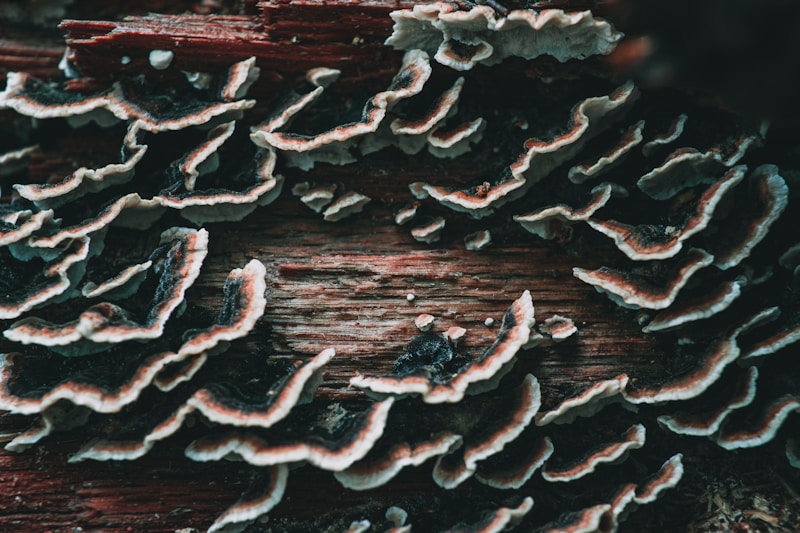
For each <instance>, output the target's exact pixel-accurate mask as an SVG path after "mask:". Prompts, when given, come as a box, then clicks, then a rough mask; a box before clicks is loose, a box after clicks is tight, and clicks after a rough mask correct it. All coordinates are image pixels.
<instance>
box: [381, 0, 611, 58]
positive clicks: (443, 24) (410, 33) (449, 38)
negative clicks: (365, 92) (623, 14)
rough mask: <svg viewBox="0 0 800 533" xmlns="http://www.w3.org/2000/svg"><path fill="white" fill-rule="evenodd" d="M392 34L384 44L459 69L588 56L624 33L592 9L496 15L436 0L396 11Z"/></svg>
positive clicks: (485, 8)
mask: <svg viewBox="0 0 800 533" xmlns="http://www.w3.org/2000/svg"><path fill="white" fill-rule="evenodd" d="M391 16H392V18H393V19H394V22H395V24H394V29H393V31H392V35H391V36H390V37H389V38H388V39H387V40H386V44H387V45H390V46H393V47H395V48H399V49H401V50H409V49H415V48H421V49H422V50H425V51H426V52H428V53H429V54H430V55H432V56H433V57H434V58H435V59H436V61H438V62H439V63H441V64H443V65H446V66H448V67H450V68H453V69H456V70H470V69H472V68H473V67H474V66H475V65H477V64H480V63H482V64H486V65H493V64H496V63H499V62H500V61H502V60H503V59H505V58H507V57H512V56H516V57H523V58H525V59H533V58H535V57H538V56H541V55H550V56H553V57H555V58H556V59H557V60H559V61H562V62H563V61H567V60H569V59H573V58H578V59H584V58H586V57H589V56H591V55H595V54H608V53H610V52H611V51H612V50H614V48H615V46H616V43H617V41H619V40H620V38H622V34H621V33H619V32H617V31H615V30H614V28H613V26H612V25H611V24H610V23H609V22H607V21H605V20H602V19H599V18H595V17H594V16H593V15H592V13H591V12H590V11H581V12H573V13H567V12H565V11H562V10H560V9H544V10H522V9H520V10H513V11H510V12H508V13H505V14H504V16H502V17H500V18H498V17H497V14H496V11H495V10H494V9H493V8H492V7H489V6H476V7H474V8H472V9H469V10H461V9H459V8H458V7H457V6H455V5H453V4H447V3H444V2H434V3H431V4H420V5H417V6H414V8H413V9H407V10H400V11H394V12H393V13H392V14H391Z"/></svg>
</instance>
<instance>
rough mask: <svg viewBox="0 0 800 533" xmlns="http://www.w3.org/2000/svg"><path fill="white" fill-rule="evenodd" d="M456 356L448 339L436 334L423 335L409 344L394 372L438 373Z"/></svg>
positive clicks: (397, 361)
mask: <svg viewBox="0 0 800 533" xmlns="http://www.w3.org/2000/svg"><path fill="white" fill-rule="evenodd" d="M455 354H456V352H455V349H454V348H453V345H452V344H451V343H450V341H449V340H448V339H447V338H445V337H442V336H441V335H437V334H435V333H422V334H420V335H417V336H416V337H414V338H413V339H412V340H411V342H409V343H408V346H407V347H406V351H405V353H404V354H403V355H401V356H400V357H398V358H397V359H396V360H395V362H394V364H393V370H394V372H395V373H397V374H401V375H407V374H415V373H418V372H420V371H428V372H430V373H438V372H441V371H442V370H443V368H444V365H445V364H447V363H449V362H450V361H452V360H453V357H454V356H455Z"/></svg>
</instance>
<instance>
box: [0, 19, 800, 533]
mask: <svg viewBox="0 0 800 533" xmlns="http://www.w3.org/2000/svg"><path fill="white" fill-rule="evenodd" d="M309 9H310V8H309ZM75 24H76V27H77V25H78V23H75ZM83 24H86V27H88V26H90V25H91V24H90V23H83ZM95 27H96V28H99V27H100V25H97V26H93V28H95ZM70 29H71V28H70ZM292 29H293V26H291V25H287V26H285V27H284V30H285V32H286V34H285V35H284V36H283V37H286V36H288V35H289V33H291V30H292ZM290 40H291V39H290ZM75 44H77V45H78V47H80V44H81V43H75ZM155 44H157V42H156V41H151V43H150V46H151V47H152V46H153V45H155ZM345 46H346V45H345ZM287 50H288V48H287ZM234 55H236V56H237V58H238V57H240V56H239V55H238V52H237V54H234ZM83 57H89V56H83ZM87 61H88V60H87ZM279 61H285V57H282V58H280V59H279ZM229 62H230V61H229V60H228V59H225V60H224V61H222V60H220V65H223V64H228V63H229ZM89 64H90V63H87V65H89ZM97 65H102V61H99V62H98V63H97ZM302 65H305V64H302ZM302 65H300V64H298V65H297V68H298V70H302V69H304V68H306V66H302ZM310 66H316V65H310ZM96 68H97V67H96ZM376 169H379V170H380V171H379V172H376ZM449 170H450V171H451V172H453V173H454V174H458V172H459V168H458V166H457V164H456V165H454V166H450V167H449ZM426 172H429V170H428V169H426V168H424V167H423V166H421V165H418V166H414V164H413V162H412V163H409V162H408V161H405V160H404V161H398V160H396V159H392V158H391V157H388V158H386V157H372V158H370V159H369V160H368V161H367V162H365V163H362V164H361V165H355V166H348V167H345V168H336V169H330V168H324V167H323V168H321V169H318V170H317V171H315V173H314V179H315V180H317V181H320V182H335V183H340V184H342V185H344V186H345V187H346V188H350V189H357V190H359V191H360V192H363V193H365V194H367V195H368V196H370V197H372V198H374V199H376V201H374V202H373V203H372V204H371V205H369V206H367V208H366V209H365V212H364V213H363V214H362V215H359V216H358V217H356V218H354V219H350V220H345V221H342V222H339V223H337V224H329V223H326V222H323V221H322V220H321V217H320V216H318V215H315V214H314V213H312V212H311V211H310V210H309V209H307V208H306V207H305V206H304V205H302V204H301V203H300V202H299V200H297V199H296V198H293V197H291V196H290V195H289V194H287V193H284V195H283V197H282V198H281V199H280V200H279V201H278V202H276V203H275V204H272V205H270V206H268V207H265V208H262V209H260V210H258V211H257V212H256V213H255V214H253V215H252V216H250V217H248V218H247V219H246V220H245V221H243V222H242V223H240V224H217V225H212V226H211V227H210V232H211V235H212V244H211V246H212V250H213V252H212V254H211V256H210V257H209V260H208V262H207V264H206V265H205V267H204V269H203V272H202V277H201V279H200V281H199V282H198V284H197V285H196V286H195V287H194V288H193V289H192V291H191V292H190V295H189V301H190V302H192V303H194V304H198V305H200V306H201V307H205V308H207V309H209V310H211V311H215V309H214V306H215V305H217V303H216V302H217V295H218V293H219V289H220V287H221V285H222V283H223V281H224V278H225V276H226V275H227V272H228V270H229V269H230V268H232V267H233V266H238V265H242V264H244V262H246V261H247V260H248V259H250V258H253V257H255V258H259V259H261V260H262V261H263V262H264V263H265V264H266V265H267V266H268V269H269V286H270V288H269V301H268V305H267V313H266V315H265V317H264V318H263V320H262V323H261V327H260V328H259V329H258V331H256V332H255V334H253V335H251V337H250V338H249V339H248V342H246V343H241V344H238V345H237V347H236V348H237V349H239V350H254V349H263V350H267V351H269V352H270V353H274V354H276V355H281V354H285V355H290V354H294V355H312V354H314V353H317V352H318V351H319V350H320V349H322V348H326V347H330V346H332V347H335V348H336V349H337V353H338V355H337V356H336V357H335V358H334V359H333V361H332V362H331V363H330V364H329V365H327V367H326V372H325V378H324V382H323V386H322V388H321V389H320V391H319V396H320V397H322V398H325V399H328V400H342V401H346V400H351V399H358V398H362V397H363V395H362V393H360V392H358V391H355V390H352V389H350V388H349V387H348V386H347V382H348V379H349V377H350V376H351V375H352V373H353V371H354V370H355V369H358V370H359V371H362V372H375V373H379V372H381V371H385V370H387V369H388V368H389V367H390V365H391V362H392V361H393V359H394V358H395V357H396V356H397V355H398V354H399V353H401V352H402V349H403V347H404V346H405V344H406V343H407V342H408V340H409V339H410V338H411V337H412V336H413V335H415V334H416V328H415V326H414V323H413V320H414V317H416V316H417V315H418V314H419V313H421V312H427V313H430V314H432V315H434V316H435V317H436V318H437V321H436V323H435V325H434V329H435V331H440V332H443V331H445V330H446V329H447V328H448V327H450V326H462V327H465V328H467V329H468V333H467V336H466V338H465V340H464V341H463V342H462V346H465V347H467V348H474V349H480V348H481V347H483V346H486V345H487V344H488V343H489V342H491V340H492V339H493V337H494V333H495V331H496V326H495V328H492V327H487V326H486V325H484V320H485V319H486V318H487V317H493V318H494V319H495V321H496V322H497V321H498V320H499V317H500V316H501V315H502V313H503V311H504V310H505V309H506V308H507V306H508V304H509V303H510V302H511V301H512V300H513V299H514V298H516V297H517V296H518V295H519V294H520V293H521V292H522V291H523V290H525V289H529V290H531V292H532V294H533V298H534V304H535V306H536V314H537V317H538V318H539V320H541V319H543V318H545V317H548V316H551V315H552V314H554V313H558V314H563V315H565V316H569V317H570V318H571V319H573V320H574V321H575V323H576V325H577V326H578V328H579V333H578V334H577V335H576V336H574V338H573V339H570V340H567V341H565V342H564V343H562V344H558V345H555V344H553V343H549V342H548V343H545V344H544V345H543V346H541V347H539V348H537V349H536V350H534V351H530V352H526V353H525V354H524V355H523V357H522V358H521V361H520V363H519V366H520V368H521V369H523V370H526V371H531V372H533V373H534V374H535V375H537V376H538V377H539V379H540V380H541V381H543V382H546V383H547V384H548V385H549V386H559V385H568V384H569V383H571V382H573V381H586V380H598V379H608V378H611V377H614V376H616V375H617V374H619V373H621V372H627V373H629V374H631V376H632V377H634V378H637V377H641V378H645V379H646V378H647V377H650V376H654V375H661V374H662V373H663V372H664V356H665V355H668V354H669V346H665V345H663V344H659V343H657V342H655V341H654V340H653V337H650V336H643V335H642V334H641V333H640V330H639V327H638V326H637V324H636V322H635V320H634V318H635V316H634V313H633V312H627V311H620V310H619V309H618V308H616V307H615V306H613V305H612V304H610V303H609V302H608V301H607V300H606V298H605V297H603V296H600V295H597V294H596V293H595V292H594V290H592V289H591V287H588V286H586V285H584V284H582V283H581V282H579V281H578V280H576V279H575V278H574V277H573V276H572V274H571V269H572V267H573V266H575V265H576V264H577V263H576V261H577V260H578V259H577V258H578V257H580V261H581V266H584V267H588V268H594V267H597V266H599V265H601V264H602V263H603V258H604V257H606V256H608V255H610V254H612V253H613V250H612V248H611V245H610V244H609V243H608V242H606V241H605V240H604V239H601V238H599V237H598V238H595V237H592V236H590V237H587V240H582V241H579V242H576V243H574V245H572V247H571V248H570V247H567V248H564V247H562V246H560V245H557V244H550V243H544V242H542V241H540V240H538V239H536V238H533V237H531V236H529V235H527V234H525V233H524V232H523V231H522V230H521V229H520V228H518V227H517V226H516V225H514V224H513V223H511V222H510V221H506V224H505V226H503V227H502V228H501V231H499V232H496V233H495V235H494V239H495V243H494V244H493V245H492V246H491V247H490V248H488V249H487V250H485V251H482V252H477V253H476V252H469V251H466V250H465V249H464V245H463V242H462V240H461V239H462V237H463V236H464V235H466V234H467V233H470V232H472V231H474V230H476V229H479V228H480V227H481V226H480V224H479V223H477V222H475V221H473V220H470V219H468V218H467V217H466V216H458V215H452V214H451V215H448V226H447V229H446V230H445V233H444V237H443V239H442V241H440V242H439V243H437V244H435V245H424V244H420V243H417V242H416V241H414V240H413V239H412V238H411V236H410V235H409V233H408V228H406V227H398V226H396V225H395V224H394V222H393V212H392V209H393V208H394V207H396V206H397V205H398V202H399V201H400V200H398V199H400V198H406V197H407V188H406V187H407V184H408V183H410V182H412V181H417V180H418V179H420V178H421V177H425V173H426ZM465 174H469V171H468V170H467V169H465ZM289 178H290V180H293V181H297V180H299V179H301V178H302V175H300V174H299V173H298V174H297V175H291V174H290V175H289ZM586 250H591V252H590V253H588V254H587V253H585V252H586ZM408 294H414V295H415V298H414V300H413V302H409V301H408V300H407V298H406V296H407V295H408ZM0 420H2V424H3V428H4V430H5V431H7V432H13V431H18V430H20V429H23V428H24V425H25V424H26V421H23V420H20V419H18V418H13V417H6V418H3V419H0ZM651 428H652V429H653V431H657V426H656V425H655V423H654V422H652V421H650V422H649V423H648V429H651ZM188 434H191V431H189V432H188ZM679 440H680V439H676V438H675V437H671V436H667V437H664V442H662V443H661V445H660V447H659V448H663V449H673V448H674V447H675V446H677V442H678V441H679ZM186 442H188V435H182V436H181V437H180V438H179V439H177V440H176V441H175V442H170V443H167V444H164V445H160V446H157V447H156V449H155V450H153V452H152V453H151V454H150V455H148V457H146V458H145V460H144V461H141V462H137V463H114V464H102V463H83V464H79V465H70V464H67V463H66V459H67V457H68V455H69V454H70V453H73V452H74V451H75V450H76V449H77V447H78V446H79V444H80V432H77V433H67V434H65V435H63V436H57V437H55V438H51V439H49V442H48V443H47V444H45V446H44V448H43V449H38V450H32V451H29V452H27V453H24V454H19V455H18V454H10V453H9V452H0V461H2V464H3V465H4V466H3V468H2V471H3V473H2V478H0V515H2V516H0V526H2V527H14V528H16V529H17V530H20V531H25V530H40V529H45V528H49V529H52V530H69V529H71V528H76V527H82V528H84V529H94V528H99V529H102V530H104V531H126V530H144V529H146V530H148V531H174V530H176V529H179V528H182V527H195V528H201V529H202V528H204V527H206V526H208V524H210V523H211V521H213V518H214V517H215V516H216V515H217V514H218V513H219V512H220V510H221V509H223V508H224V507H225V506H227V505H228V504H229V503H230V502H232V501H234V500H235V499H236V498H237V497H238V495H239V493H240V492H241V490H242V489H243V488H244V487H245V486H246V482H247V480H248V478H249V476H250V469H248V468H240V467H238V466H236V465H235V463H234V464H228V463H223V464H212V465H197V464H195V463H190V462H189V461H187V460H185V459H184V458H182V457H181V450H182V448H183V445H185V444H186ZM680 444H681V445H686V446H688V447H689V449H691V448H695V451H698V452H699V453H698V454H697V455H698V456H699V457H702V458H703V459H702V460H704V461H707V464H708V465H713V466H711V467H707V468H706V469H705V470H704V468H703V465H697V466H698V469H699V472H700V473H701V474H705V473H707V472H712V473H711V474H709V477H711V478H712V479H711V481H709V480H708V479H702V477H701V476H697V475H696V478H695V479H694V480H693V484H692V485H690V486H689V488H686V489H685V490H684V492H683V493H682V494H679V495H677V496H675V497H671V498H668V499H667V500H666V503H664V504H662V505H661V506H660V507H656V508H655V510H652V509H651V511H652V512H653V513H654V514H653V515H651V516H654V517H655V518H653V520H661V521H664V520H669V515H670V514H674V509H676V508H678V507H679V506H678V505H677V502H682V503H683V504H684V505H692V506H695V507H696V506H697V503H698V500H699V501H703V500H702V498H703V497H704V496H705V495H704V494H703V493H702V490H703V488H704V485H703V483H704V482H708V483H710V484H713V483H715V482H717V481H716V479H718V480H724V481H726V482H728V481H730V479H732V478H731V477H730V475H729V474H730V473H726V472H722V473H720V472H721V470H722V469H720V468H719V467H718V465H714V459H713V452H714V450H715V448H714V447H713V445H711V444H708V443H705V442H700V443H696V442H694V443H691V444H689V443H688V441H686V440H685V439H683V440H680ZM681 449H683V448H681ZM741 457H743V458H750V459H752V458H758V460H759V461H760V462H764V463H765V464H767V465H769V466H768V468H774V469H780V468H781V466H782V463H781V462H780V461H781V460H782V457H781V455H780V450H767V451H758V452H755V451H754V452H748V453H747V454H741ZM743 464H746V461H740V462H739V463H737V467H739V468H740V467H741V466H742V465H743ZM429 470H430V467H429V465H426V466H424V467H422V468H419V469H416V470H414V471H413V472H406V473H404V474H403V475H401V476H400V477H399V478H398V479H396V480H394V481H393V482H392V483H391V484H390V485H388V486H387V487H386V488H385V489H382V490H381V492H379V493H378V494H375V493H372V494H366V493H354V492H350V491H346V490H344V489H342V488H341V487H340V486H339V485H338V483H336V482H335V481H334V480H333V478H332V476H331V475H330V474H327V473H323V472H319V471H315V470H313V469H311V468H303V469H301V470H298V471H296V472H293V474H292V476H291V479H290V482H289V483H290V487H289V492H288V493H287V497H286V498H285V501H284V502H283V503H282V505H281V506H279V508H278V509H276V511H275V512H273V513H271V515H270V520H271V523H273V524H276V526H275V527H276V528H277V530H280V528H281V524H288V523H290V522H291V520H292V517H293V516H297V515H298V514H300V513H308V512H309V510H314V511H315V512H320V515H321V516H320V518H321V519H324V518H327V519H328V520H329V522H331V523H335V521H336V520H337V519H339V515H338V514H337V509H338V508H339V507H345V506H348V505H349V506H352V507H357V506H363V508H364V510H365V516H366V515H375V514H376V513H378V511H379V510H382V509H385V508H386V507H388V506H389V505H391V504H392V503H394V500H393V498H395V497H400V496H409V495H416V496H419V495H425V494H426V493H432V492H433V491H434V489H435V487H434V486H433V485H432V483H431V482H430V477H429ZM738 472H742V470H738ZM734 473H735V472H734ZM713 475H717V476H718V477H717V478H716V479H714V478H713ZM726 475H729V477H726ZM752 475H753V477H754V478H758V477H759V476H762V477H763V473H753V474H752ZM698 477H700V479H698ZM473 489H475V487H474V485H469V486H467V487H465V488H464V489H462V490H464V491H468V490H473ZM770 490H772V487H771V488H770ZM456 494H459V493H456ZM687 495H693V496H695V495H696V496H697V498H694V499H690V498H687ZM748 495H749V493H748ZM456 497H457V496H456ZM736 498H740V496H736ZM741 498H742V499H743V497H741ZM731 499H732V500H733V499H734V497H731ZM687 500H689V501H688V502H687ZM790 500H791V496H790V495H789V496H787V495H786V494H783V493H780V494H778V495H777V496H775V498H774V499H773V502H781V501H790ZM740 501H741V500H740ZM703 503H704V502H703ZM723 503H724V502H723ZM709 505H711V503H709ZM451 508H456V509H457V505H456V504H451ZM451 512H452V511H451ZM745 514H747V513H745ZM687 515H688V513H687ZM750 515H752V513H750ZM695 516H697V515H695ZM677 518H678V517H675V516H673V517H672V520H676V519H677ZM686 519H687V520H688V516H687V517H686ZM640 520H641V519H640ZM638 523H639V525H640V526H641V525H642V522H638ZM674 523H675V522H672V524H674ZM636 524H637V522H636V519H635V518H634V521H633V523H632V524H630V523H629V525H628V527H630V528H632V529H631V530H635V528H636V527H637V526H636ZM344 525H345V526H346V525H347V524H344ZM644 525H652V523H650V524H648V523H647V522H645V523H644ZM2 527H0V529H2Z"/></svg>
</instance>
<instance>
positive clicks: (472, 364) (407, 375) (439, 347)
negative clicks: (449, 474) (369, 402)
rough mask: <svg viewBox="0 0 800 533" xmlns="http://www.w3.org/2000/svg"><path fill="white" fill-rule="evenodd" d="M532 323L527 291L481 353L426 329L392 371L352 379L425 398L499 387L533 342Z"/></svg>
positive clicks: (384, 391) (454, 398)
mask: <svg viewBox="0 0 800 533" xmlns="http://www.w3.org/2000/svg"><path fill="white" fill-rule="evenodd" d="M533 324H534V317H533V301H532V300H531V295H530V292H528V291H525V292H524V293H523V294H522V296H521V297H520V298H519V299H518V300H516V301H515V302H514V303H513V304H512V305H511V307H510V308H509V309H508V311H506V313H505V315H504V316H503V322H502V324H501V325H500V330H499V331H498V334H497V338H496V340H495V341H494V343H493V344H492V345H491V346H489V347H488V348H486V349H485V350H484V352H483V353H482V354H481V355H480V356H478V357H475V358H471V357H469V356H464V355H461V354H458V353H457V352H456V351H455V349H454V347H453V346H452V344H451V343H450V341H449V339H447V338H446V337H442V336H439V335H437V334H433V333H426V334H423V335H422V336H419V337H416V338H415V339H414V340H413V341H412V342H411V343H410V344H409V346H408V349H407V351H406V353H404V354H403V355H401V356H400V357H398V358H397V359H396V360H395V362H394V365H393V372H392V374H389V375H386V376H374V377H373V376H364V375H357V376H354V377H353V378H352V379H351V380H350V384H351V385H353V386H355V387H358V388H360V389H364V390H365V391H366V392H367V393H368V394H370V395H374V396H376V397H378V398H384V397H392V396H399V397H404V396H409V395H421V396H422V398H423V400H424V401H425V402H426V403H442V402H448V403H453V402H458V401H460V400H461V399H462V398H464V395H465V394H467V393H468V392H469V389H470V388H473V389H481V390H482V389H484V388H485V387H487V386H488V387H496V386H497V381H498V378H499V377H502V376H503V374H505V373H506V372H508V370H510V366H511V365H513V363H514V358H515V357H516V355H517V352H518V351H519V350H520V349H522V347H523V346H525V345H526V344H527V343H528V341H529V339H530V334H531V327H532V326H533Z"/></svg>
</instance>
